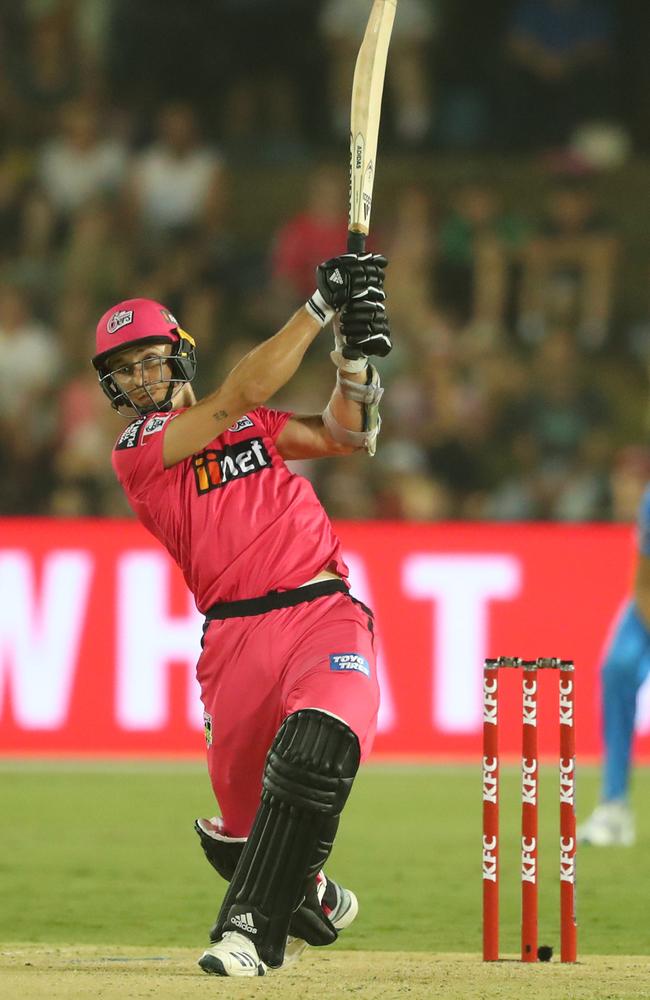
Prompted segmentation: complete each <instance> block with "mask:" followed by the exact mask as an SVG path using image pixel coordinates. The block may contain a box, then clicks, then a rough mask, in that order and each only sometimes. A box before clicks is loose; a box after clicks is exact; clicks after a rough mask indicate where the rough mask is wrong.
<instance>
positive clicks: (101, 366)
mask: <svg viewBox="0 0 650 1000" xmlns="http://www.w3.org/2000/svg"><path fill="white" fill-rule="evenodd" d="M95 343H96V353H95V356H94V357H93V359H92V363H93V366H94V367H95V369H96V371H97V373H98V376H99V384H100V385H101V387H102V389H103V390H104V392H105V393H106V395H107V396H108V398H109V399H110V400H111V403H112V405H113V406H114V407H115V409H118V407H120V406H130V407H131V408H132V409H134V410H136V412H138V413H144V412H148V410H150V409H156V410H168V409H170V408H171V400H172V396H173V395H174V392H175V391H177V387H178V386H179V385H181V384H183V383H185V382H191V381H192V379H193V378H194V376H195V374H196V351H195V344H194V340H193V339H192V337H190V335H189V334H188V333H186V332H185V330H183V329H181V327H180V326H179V324H178V321H177V320H176V318H175V317H174V316H173V315H172V314H171V313H170V312H169V310H168V309H166V308H165V306H163V305H161V304H160V302H154V301H153V299H125V301H124V302H118V303H117V305H115V306H113V307H112V308H111V309H108V310H107V311H106V312H105V313H104V315H103V316H102V318H101V319H100V321H99V323H98V324H97V332H96V337H95ZM160 343H169V344H171V345H172V353H171V355H170V356H169V359H168V361H169V363H170V365H171V367H172V378H171V379H169V380H168V381H169V383H170V384H169V389H168V392H167V396H166V397H165V400H164V401H163V402H162V403H161V404H158V405H155V404H154V403H153V399H152V406H151V407H148V408H147V409H144V408H143V407H141V406H137V405H136V404H135V403H133V402H132V401H131V399H129V397H128V394H127V393H125V392H124V391H123V390H122V389H120V387H119V386H118V385H117V383H116V381H115V379H114V378H113V376H112V373H111V369H110V365H109V363H108V362H109V361H110V357H111V355H112V354H115V353H116V352H117V351H120V350H124V349H125V348H129V347H141V346H144V345H146V344H160Z"/></svg>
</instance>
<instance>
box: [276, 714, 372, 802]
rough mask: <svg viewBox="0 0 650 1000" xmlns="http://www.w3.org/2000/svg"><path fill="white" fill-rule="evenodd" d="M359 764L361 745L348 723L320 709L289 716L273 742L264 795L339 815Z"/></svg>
mask: <svg viewBox="0 0 650 1000" xmlns="http://www.w3.org/2000/svg"><path fill="white" fill-rule="evenodd" d="M359 761H360V748H359V740H358V738H357V736H356V734H355V733H354V732H353V731H352V730H351V729H350V727H349V726H348V725H347V723H346V722H344V721H343V720H342V719H338V718H336V717H335V716H333V715H328V714H327V713H326V712H323V711H320V710H319V709H312V708H307V709H300V710H299V711H298V712H294V713H293V714H292V715H289V716H287V718H286V719H285V720H284V722H283V723H282V725H281V726H280V729H279V730H278V732H277V735H276V737H275V739H274V741H273V744H272V746H271V749H270V751H269V754H268V757H267V760H266V767H265V769H264V783H263V784H264V794H266V795H270V796H272V797H273V798H274V799H275V800H279V801H283V802H287V803H289V804H290V805H295V806H300V807H301V808H302V809H305V810H307V811H310V812H319V813H325V814H327V815H330V816H338V815H339V814H340V813H341V810H342V809H343V806H344V805H345V802H346V800H347V797H348V795H349V793H350V788H351V787H352V782H353V781H354V778H355V775H356V773H357V770H358V768H359Z"/></svg>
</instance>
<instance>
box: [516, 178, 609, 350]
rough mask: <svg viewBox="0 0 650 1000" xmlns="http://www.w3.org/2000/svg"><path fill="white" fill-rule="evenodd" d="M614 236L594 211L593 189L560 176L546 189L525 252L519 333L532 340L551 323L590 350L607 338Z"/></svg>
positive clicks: (605, 219) (601, 214)
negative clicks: (536, 229) (533, 236)
mask: <svg viewBox="0 0 650 1000" xmlns="http://www.w3.org/2000/svg"><path fill="white" fill-rule="evenodd" d="M618 252H619V238H618V236H617V235H616V233H615V231H614V227H613V225H612V222H611V221H610V220H609V218H608V217H607V216H606V215H605V213H604V212H603V211H602V210H601V209H600V208H599V206H598V202H597V201H596V197H595V194H594V191H593V188H592V187H591V185H590V184H589V182H588V181H586V180H583V179H580V178H560V179H559V180H558V181H557V182H556V183H555V184H554V186H553V187H552V188H551V190H550V192H549V194H548V197H547V200H546V211H545V214H544V216H543V217H542V220H541V223H540V226H539V235H538V236H537V238H536V239H534V240H533V241H532V242H531V243H530V244H529V246H528V247H527V248H526V249H525V251H524V254H523V259H524V271H523V276H522V295H521V304H520V320H519V332H520V334H521V336H522V337H523V338H524V340H527V341H529V342H535V341H538V340H540V339H541V338H542V337H544V336H545V334H546V331H547V330H548V329H549V327H550V326H552V325H553V324H561V325H565V326H568V327H569V328H571V329H573V330H574V331H575V336H576V338H577V341H578V342H579V343H580V345H581V346H582V347H583V348H585V349H587V350H595V349H597V348H599V347H602V345H603V344H604V343H605V341H606V339H607V336H608V334H609V329H610V322H611V315H612V308H613V302H614V277H615V266H616V262H617V257H618Z"/></svg>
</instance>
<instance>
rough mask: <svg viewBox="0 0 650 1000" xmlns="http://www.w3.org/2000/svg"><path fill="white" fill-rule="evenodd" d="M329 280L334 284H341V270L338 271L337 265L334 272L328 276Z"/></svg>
mask: <svg viewBox="0 0 650 1000" xmlns="http://www.w3.org/2000/svg"><path fill="white" fill-rule="evenodd" d="M330 281H331V282H332V284H334V285H342V284H343V278H342V277H341V272H340V271H339V269H338V267H337V269H336V271H334V273H333V274H332V276H331V277H330Z"/></svg>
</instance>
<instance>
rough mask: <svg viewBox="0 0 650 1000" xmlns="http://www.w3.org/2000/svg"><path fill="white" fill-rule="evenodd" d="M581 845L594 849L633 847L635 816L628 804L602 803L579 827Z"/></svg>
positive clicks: (578, 835)
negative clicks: (590, 846)
mask: <svg viewBox="0 0 650 1000" xmlns="http://www.w3.org/2000/svg"><path fill="white" fill-rule="evenodd" d="M577 838H578V843H579V844H592V845H593V846H594V847H632V845H633V844H634V842H635V841H636V831H635V828H634V814H633V813H632V810H631V809H630V807H629V806H628V805H627V803H626V802H621V801H614V802H601V804H600V805H599V806H596V808H595V809H594V811H593V812H592V814H591V816H590V817H589V818H588V819H587V820H585V822H584V823H581V825H580V826H579V827H578V830H577Z"/></svg>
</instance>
